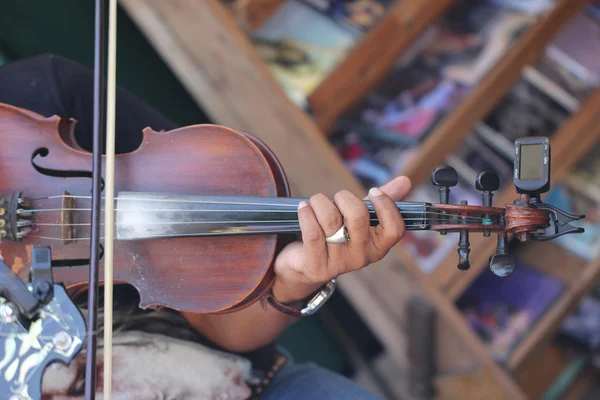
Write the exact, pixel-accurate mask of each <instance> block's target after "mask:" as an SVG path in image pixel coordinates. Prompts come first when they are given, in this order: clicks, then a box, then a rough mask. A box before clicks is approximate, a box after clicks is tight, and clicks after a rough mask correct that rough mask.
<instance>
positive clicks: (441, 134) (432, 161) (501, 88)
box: [396, 0, 586, 185]
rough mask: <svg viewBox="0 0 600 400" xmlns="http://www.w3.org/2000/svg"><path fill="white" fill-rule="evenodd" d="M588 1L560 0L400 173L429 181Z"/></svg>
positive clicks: (416, 182)
mask: <svg viewBox="0 0 600 400" xmlns="http://www.w3.org/2000/svg"><path fill="white" fill-rule="evenodd" d="M585 4H586V1H585V0H558V1H557V2H556V5H555V6H554V7H553V9H552V10H551V11H549V12H548V13H547V14H545V15H543V16H541V17H540V19H539V20H538V21H537V22H536V23H535V24H534V26H532V27H531V28H529V29H528V30H527V32H525V33H523V34H522V36H521V37H520V38H519V39H518V40H517V42H516V43H515V44H514V45H513V46H512V48H511V49H510V50H509V51H508V52H507V53H506V54H505V55H504V57H503V58H502V59H501V60H500V61H499V62H498V64H497V65H496V66H495V67H494V68H493V69H492V71H490V72H489V73H488V75H487V76H486V77H485V78H484V79H483V80H482V81H481V82H479V83H478V84H477V86H476V87H475V88H474V89H473V90H472V92H471V93H470V94H469V95H468V96H467V97H466V98H465V99H464V100H463V101H462V103H461V104H460V105H459V106H458V107H457V108H456V109H455V110H453V111H452V113H451V114H450V115H449V116H447V117H446V118H445V119H444V120H443V121H442V122H441V123H440V125H439V126H438V127H437V128H436V129H435V130H434V131H433V132H432V133H431V134H430V135H429V136H428V137H427V139H426V140H425V141H424V143H423V145H422V146H421V148H420V151H419V155H418V156H417V157H416V158H415V159H414V160H413V161H412V162H411V163H409V164H408V165H407V166H406V167H405V168H403V169H402V170H401V171H397V173H396V174H397V175H406V176H408V177H409V178H410V179H411V180H412V182H413V183H414V184H415V185H418V184H420V183H422V182H425V181H426V179H428V177H429V174H430V173H431V171H432V170H433V169H434V168H435V167H436V165H437V163H438V162H439V161H440V160H443V159H444V157H445V156H446V155H447V154H449V153H451V152H453V151H454V150H455V149H456V148H457V147H458V146H459V145H460V144H461V143H462V142H463V140H464V138H465V137H466V136H467V135H468V134H469V133H470V132H471V128H472V127H473V126H474V125H475V123H477V122H478V121H480V120H482V119H483V118H485V116H486V115H487V114H488V113H489V112H490V111H491V110H492V108H493V107H494V106H495V105H496V104H497V103H498V102H499V101H500V100H501V99H502V97H503V96H504V95H505V94H506V93H507V92H508V91H509V90H510V88H511V87H512V86H513V85H514V84H515V83H516V81H517V80H518V79H519V78H520V77H521V73H522V70H523V68H524V67H525V66H526V65H530V64H532V63H533V62H534V61H535V60H536V59H538V58H539V57H540V56H541V55H542V53H543V51H544V48H545V46H546V44H547V43H549V42H550V41H551V40H552V39H553V38H554V36H555V35H556V34H557V33H558V32H559V31H560V29H561V28H562V27H563V26H564V25H565V23H566V22H568V21H569V20H570V19H571V18H573V17H574V16H575V15H576V14H577V13H578V12H580V11H581V10H582V9H583V7H584V6H585Z"/></svg>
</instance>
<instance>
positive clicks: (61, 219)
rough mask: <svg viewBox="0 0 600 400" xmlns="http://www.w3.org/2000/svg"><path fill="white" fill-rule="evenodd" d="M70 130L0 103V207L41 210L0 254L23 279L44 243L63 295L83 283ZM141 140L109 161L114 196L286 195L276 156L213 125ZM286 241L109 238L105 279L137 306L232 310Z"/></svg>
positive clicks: (85, 251)
mask: <svg viewBox="0 0 600 400" xmlns="http://www.w3.org/2000/svg"><path fill="white" fill-rule="evenodd" d="M75 124H76V121H75V120H72V119H65V118H62V117H58V116H52V117H49V118H46V117H43V116H41V115H38V114H36V113H33V112H31V111H28V110H23V109H19V108H16V107H12V106H9V105H5V104H0V143H1V144H0V196H2V197H3V201H4V203H3V204H0V208H1V207H4V208H6V207H8V206H9V204H8V200H9V199H10V198H11V196H12V197H13V198H15V196H16V194H15V193H20V196H21V197H23V198H27V199H29V200H28V203H29V204H26V206H27V208H29V209H31V210H44V212H36V213H28V214H27V216H26V217H24V218H23V220H22V221H21V222H23V221H25V222H24V223H25V224H27V221H31V220H34V221H35V224H33V225H32V228H29V229H31V231H30V232H28V234H27V235H25V236H23V238H22V239H21V240H6V239H7V238H4V239H2V240H0V255H1V256H2V257H3V258H4V262H5V263H6V264H8V265H9V266H10V267H11V269H12V270H13V272H15V273H16V274H17V275H18V276H19V277H21V278H22V279H23V280H25V281H27V280H28V277H29V269H28V268H29V265H30V261H31V260H30V257H31V256H30V251H31V248H32V246H36V245H46V246H47V245H50V246H51V249H52V260H53V265H54V266H55V268H53V274H54V280H55V281H56V282H61V283H63V284H64V285H65V286H66V287H67V288H68V289H69V291H70V293H71V294H74V293H76V292H79V291H81V290H85V289H86V288H87V285H88V279H89V254H90V242H89V237H90V234H89V232H90V228H89V223H90V216H91V213H90V208H91V198H90V197H91V193H92V192H91V188H92V179H91V176H92V174H91V165H92V154H91V153H89V152H86V151H84V150H82V149H81V147H80V146H78V144H77V143H76V141H75V139H74V134H73V132H74V127H75ZM143 133H144V137H143V142H142V144H141V145H140V147H139V148H138V149H137V150H135V151H133V152H131V153H128V154H121V155H117V156H116V158H115V194H118V193H119V192H123V191H125V192H127V191H131V192H147V193H165V192H167V193H177V194H181V195H185V194H193V195H202V194H206V195H217V196H219V195H234V196H267V197H288V196H289V195H290V190H289V186H288V184H287V180H286V177H285V174H284V171H283V169H282V167H281V165H280V163H279V162H278V160H277V159H276V157H275V156H274V155H273V153H272V152H271V151H270V150H269V149H268V148H267V147H266V146H265V145H264V144H263V143H262V142H260V141H259V140H258V139H256V138H255V137H252V136H251V135H249V134H246V133H244V132H240V131H236V130H233V129H229V128H225V127H222V126H215V125H196V126H188V127H185V128H180V129H175V130H172V131H169V132H155V131H153V130H152V129H151V128H146V129H145V130H144V132H143ZM64 194H67V195H70V197H64V196H62V195H64ZM53 196H54V197H53ZM61 196H62V197H61ZM49 197H50V198H49ZM13 203H14V202H13ZM102 204H103V203H102ZM24 206H25V205H24ZM10 207H13V208H14V207H21V205H15V204H10ZM8 211H10V210H6V209H5V215H8V214H6V212H8ZM0 218H2V216H0ZM7 222H8V224H7ZM12 222H14V221H12ZM4 224H5V228H6V227H7V226H9V225H10V224H11V221H6V218H5V222H4ZM0 229H3V228H0ZM101 231H102V228H101ZM5 234H6V231H5ZM101 237H103V234H101ZM287 240H288V239H286V236H284V235H280V234H266V235H241V236H205V237H177V238H152V239H147V240H115V241H114V280H115V283H117V284H119V283H126V284H131V285H133V286H134V287H135V288H137V290H138V292H139V294H140V299H141V300H140V307H142V308H147V307H163V306H165V307H168V308H171V309H175V310H181V311H191V312H198V313H216V312H228V311H233V310H237V309H240V308H242V307H244V306H246V305H248V304H250V303H252V302H253V301H254V300H256V299H257V298H259V297H260V296H261V295H262V294H263V293H264V292H265V291H266V290H268V289H269V287H270V285H271V284H272V282H273V279H274V273H273V268H272V264H273V261H274V259H275V256H276V254H277V252H278V251H279V250H280V249H281V248H282V247H283V246H285V244H287ZM100 265H101V266H102V260H100ZM102 276H103V272H102V269H101V270H100V279H102Z"/></svg>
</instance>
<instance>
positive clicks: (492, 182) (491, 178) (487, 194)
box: [475, 171, 500, 207]
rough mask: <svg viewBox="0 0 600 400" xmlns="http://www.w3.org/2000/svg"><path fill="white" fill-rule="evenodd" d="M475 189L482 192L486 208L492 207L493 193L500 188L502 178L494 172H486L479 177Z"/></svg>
mask: <svg viewBox="0 0 600 400" xmlns="http://www.w3.org/2000/svg"><path fill="white" fill-rule="evenodd" d="M475 187H476V188H477V190H479V191H481V192H482V195H481V197H482V202H483V205H484V206H485V207H491V206H492V197H493V196H494V194H493V192H495V191H497V190H498V189H499V188H500V178H498V174H496V173H495V172H492V171H484V172H481V173H480V174H479V175H477V179H476V180H475Z"/></svg>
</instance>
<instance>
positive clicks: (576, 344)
mask: <svg viewBox="0 0 600 400" xmlns="http://www.w3.org/2000/svg"><path fill="white" fill-rule="evenodd" d="M557 333H558V335H557V341H558V343H559V344H561V345H564V346H569V347H571V348H573V349H575V350H577V351H580V352H586V353H598V352H600V297H598V294H597V293H596V294H593V293H592V294H589V295H587V296H585V297H584V298H583V299H581V302H579V306H578V307H577V310H576V311H575V312H573V313H571V314H570V315H569V316H568V317H566V318H565V320H564V321H563V323H562V325H561V326H560V328H559V330H558V332H557Z"/></svg>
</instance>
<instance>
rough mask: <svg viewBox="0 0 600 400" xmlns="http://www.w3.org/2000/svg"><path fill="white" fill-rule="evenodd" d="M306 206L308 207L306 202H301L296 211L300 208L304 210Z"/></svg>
mask: <svg viewBox="0 0 600 400" xmlns="http://www.w3.org/2000/svg"><path fill="white" fill-rule="evenodd" d="M307 205H308V203H307V202H305V201H301V202H300V203H299V204H298V210H299V209H301V208H304V207H306V206H307Z"/></svg>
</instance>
